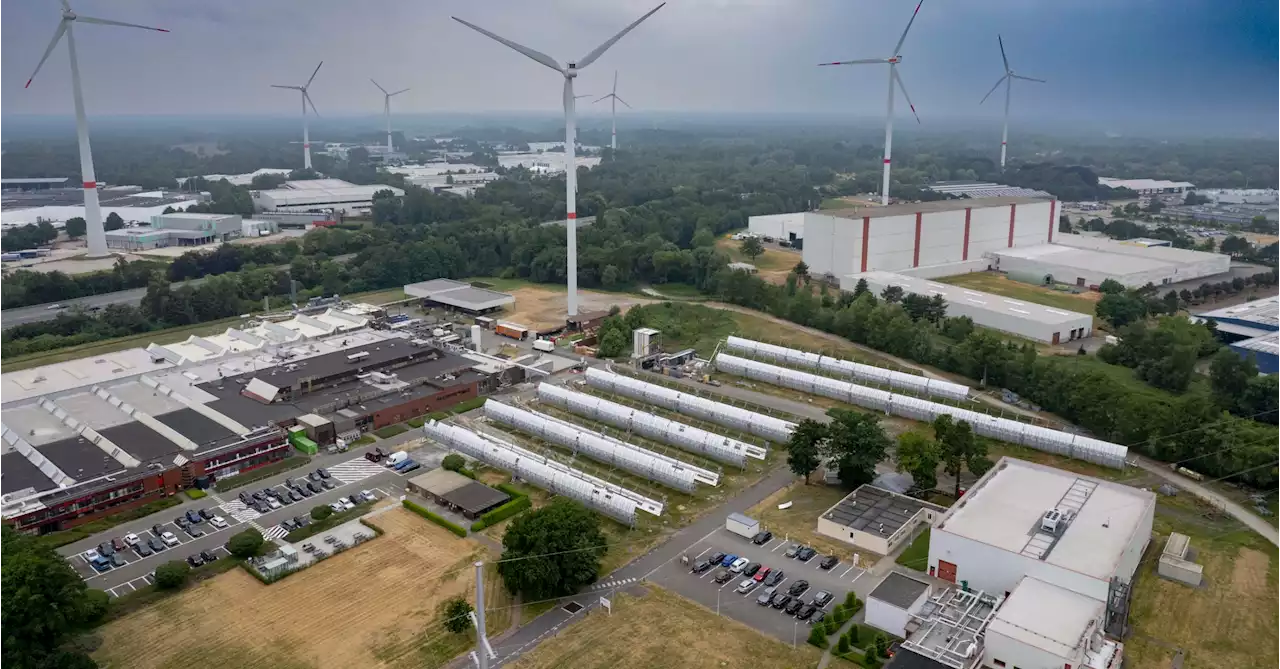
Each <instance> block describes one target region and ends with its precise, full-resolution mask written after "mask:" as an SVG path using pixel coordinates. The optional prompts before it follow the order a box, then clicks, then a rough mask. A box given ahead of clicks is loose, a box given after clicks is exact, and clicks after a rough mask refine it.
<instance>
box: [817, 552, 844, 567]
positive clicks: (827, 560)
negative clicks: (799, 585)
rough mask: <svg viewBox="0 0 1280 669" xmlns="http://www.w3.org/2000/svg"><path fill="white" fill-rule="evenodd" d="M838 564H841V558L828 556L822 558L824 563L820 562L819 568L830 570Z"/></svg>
mask: <svg viewBox="0 0 1280 669" xmlns="http://www.w3.org/2000/svg"><path fill="white" fill-rule="evenodd" d="M838 564H840V558H838V557H836V556H834V555H828V556H826V557H824V558H822V562H819V563H818V566H819V567H821V568H823V569H830V568H832V567H834V566H836V565H838Z"/></svg>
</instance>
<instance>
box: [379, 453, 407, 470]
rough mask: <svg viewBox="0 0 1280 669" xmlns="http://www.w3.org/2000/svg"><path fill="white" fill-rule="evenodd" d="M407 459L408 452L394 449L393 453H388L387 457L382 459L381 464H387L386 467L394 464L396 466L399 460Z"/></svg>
mask: <svg viewBox="0 0 1280 669" xmlns="http://www.w3.org/2000/svg"><path fill="white" fill-rule="evenodd" d="M408 459H409V454H408V453H406V452H404V451H396V452H395V453H392V454H391V455H388V456H387V459H386V460H385V461H383V463H382V464H383V465H385V466H387V467H394V466H396V465H398V464H400V463H401V462H404V461H405V460H408Z"/></svg>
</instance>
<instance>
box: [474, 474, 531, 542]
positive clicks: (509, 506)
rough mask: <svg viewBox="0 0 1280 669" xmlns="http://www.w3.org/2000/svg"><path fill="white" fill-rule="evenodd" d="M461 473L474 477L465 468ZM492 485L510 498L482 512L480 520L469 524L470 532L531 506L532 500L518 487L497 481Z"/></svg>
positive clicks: (496, 522) (494, 523) (493, 523)
mask: <svg viewBox="0 0 1280 669" xmlns="http://www.w3.org/2000/svg"><path fill="white" fill-rule="evenodd" d="M462 473H464V474H467V475H469V476H471V478H475V474H472V473H470V472H467V471H465V470H464V471H463V472H462ZM493 487H495V488H497V489H498V490H501V491H502V492H505V493H507V494H508V495H511V497H512V499H511V501H510V502H507V503H506V504H503V505H502V506H500V507H498V508H496V509H494V510H492V511H490V512H488V513H486V514H484V515H483V516H480V520H477V521H476V522H474V523H472V524H471V531H472V532H479V531H480V530H483V529H484V528H486V527H490V526H492V525H496V524H498V523H500V522H502V521H504V520H506V519H508V518H510V517H511V516H514V515H516V514H517V513H520V512H521V511H524V510H525V509H528V508H529V507H530V506H533V502H531V501H530V500H529V495H527V494H525V492H524V491H523V490H520V489H519V488H517V487H515V486H513V485H511V484H510V483H499V484H498V485H496V486H493Z"/></svg>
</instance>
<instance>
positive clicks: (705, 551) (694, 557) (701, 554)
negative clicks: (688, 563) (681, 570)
mask: <svg viewBox="0 0 1280 669" xmlns="http://www.w3.org/2000/svg"><path fill="white" fill-rule="evenodd" d="M709 550H711V547H710V546H707V547H706V548H704V549H702V552H701V553H698V554H697V555H695V556H693V559H695V560H697V559H699V558H701V557H702V556H703V555H706V554H707V551H709Z"/></svg>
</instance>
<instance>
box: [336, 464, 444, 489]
mask: <svg viewBox="0 0 1280 669" xmlns="http://www.w3.org/2000/svg"><path fill="white" fill-rule="evenodd" d="M418 469H422V463H420V462H418V461H416V460H410V461H409V466H407V467H405V468H404V469H401V470H400V473H401V474H408V473H409V472H412V471H416V470H418ZM332 483H333V481H330V480H329V479H325V481H324V484H325V486H327V487H333V486H332V485H330V484H332Z"/></svg>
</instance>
